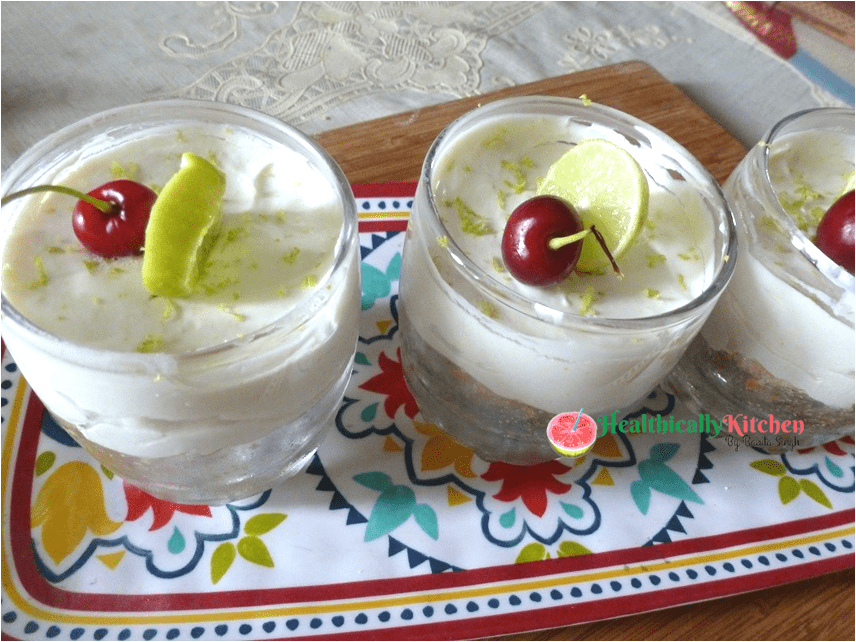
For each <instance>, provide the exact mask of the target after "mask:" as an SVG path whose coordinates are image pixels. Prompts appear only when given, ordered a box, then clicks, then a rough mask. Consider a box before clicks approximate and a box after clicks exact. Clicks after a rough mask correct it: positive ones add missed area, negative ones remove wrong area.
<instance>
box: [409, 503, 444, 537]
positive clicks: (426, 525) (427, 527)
mask: <svg viewBox="0 0 856 642" xmlns="http://www.w3.org/2000/svg"><path fill="white" fill-rule="evenodd" d="M413 517H414V519H415V520H416V523H417V524H419V527H420V528H421V529H422V530H423V531H425V532H426V533H427V534H428V536H429V537H430V538H431V539H437V538H438V537H439V536H440V529H439V526H438V525H437V513H435V512H434V509H433V508H431V507H430V506H429V505H428V504H416V506H414V507H413Z"/></svg>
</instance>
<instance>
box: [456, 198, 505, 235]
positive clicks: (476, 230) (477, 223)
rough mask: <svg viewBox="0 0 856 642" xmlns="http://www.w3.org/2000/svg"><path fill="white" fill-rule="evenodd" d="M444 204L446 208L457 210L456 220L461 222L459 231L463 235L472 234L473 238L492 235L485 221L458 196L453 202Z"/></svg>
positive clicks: (489, 226)
mask: <svg viewBox="0 0 856 642" xmlns="http://www.w3.org/2000/svg"><path fill="white" fill-rule="evenodd" d="M445 204H446V206H447V207H454V208H455V209H456V210H457V212H458V218H459V219H460V221H461V231H462V232H464V233H465V234H474V235H475V236H484V235H485V234H493V232H494V230H493V228H492V227H491V225H490V223H488V222H487V219H485V218H484V217H483V216H482V215H480V214H478V213H476V212H475V211H474V210H473V209H472V208H471V207H470V206H469V205H467V204H466V203H464V201H463V200H462V199H461V197H460V196H458V197H456V198H455V200H454V201H446V203H445Z"/></svg>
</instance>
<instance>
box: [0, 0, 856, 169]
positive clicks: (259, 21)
mask: <svg viewBox="0 0 856 642" xmlns="http://www.w3.org/2000/svg"><path fill="white" fill-rule="evenodd" d="M0 24H2V166H3V169H5V168H7V167H8V166H9V164H10V163H11V162H12V161H13V160H14V159H15V158H17V157H18V156H19V155H20V154H21V153H22V152H23V151H24V150H25V149H26V148H28V147H29V146H31V145H32V144H34V143H35V142H36V141H38V140H39V139H41V138H43V137H44V136H46V135H48V134H50V133H52V132H53V131H55V130H57V129H59V128H60V127H63V126H65V125H68V124H70V123H72V122H74V121H76V120H79V119H80V118H83V117H85V116H88V115H91V114H93V113H96V112H98V111H101V110H104V109H107V108H111V107H116V106H120V105H123V104H128V103H135V102H142V101H149V100H156V99H161V98H168V97H189V98H201V99H209V100H217V101H225V102H230V103H236V104H241V105H244V106H248V107H252V108H255V109H259V110H261V111H264V112H266V113H268V114H271V115H274V116H277V117H278V118H281V119H282V120H284V121H286V122H288V123H290V124H292V125H295V126H297V127H299V128H300V129H302V130H303V131H305V132H306V133H308V134H312V135H314V134H317V133H320V132H322V131H326V130H329V129H333V128H337V127H341V126H344V125H350V124H353V123H356V122H360V121H364V120H369V119H372V118H376V117H380V116H386V115H390V114H394V113H397V112H401V111H407V110H411V109H415V108H418V107H424V106H428V105H433V104H437V103H441V102H446V101H451V100H455V99H458V98H462V97H465V96H472V95H476V94H481V93H488V92H491V91H494V90H497V89H500V88H503V87H506V86H509V85H516V84H522V83H527V82H531V81H535V80H539V79H543V78H548V77H552V76H559V75H563V74H567V73H571V72H574V71H578V70H581V69H589V68H593V67H599V66H604V65H608V64H613V63H617V62H622V61H627V60H634V59H638V60H644V61H645V62H647V63H649V64H650V65H652V66H653V67H654V68H656V69H657V70H658V71H659V72H660V73H661V74H663V75H664V76H665V77H666V78H667V79H668V80H669V81H671V82H672V83H674V84H676V85H678V86H679V87H681V88H682V89H683V90H684V91H685V92H686V93H687V94H688V95H689V96H690V97H691V98H692V99H693V100H694V101H695V102H697V103H698V104H699V105H700V106H701V107H702V108H703V109H705V110H706V111H707V112H708V113H709V114H711V115H712V116H713V117H714V118H715V119H716V120H717V121H719V122H720V123H721V124H722V125H723V126H724V127H725V128H726V129H728V130H729V131H730V132H731V133H732V134H733V135H734V136H735V137H736V138H737V139H738V140H740V141H741V142H743V143H744V144H745V145H747V146H749V145H752V144H754V143H755V142H756V141H757V140H758V139H759V137H760V136H761V135H762V134H763V133H764V131H765V130H766V129H767V128H768V127H769V126H770V125H772V124H773V123H774V122H776V121H777V120H779V119H780V118H781V117H782V116H785V115H787V114H789V113H791V112H794V111H797V110H799V109H804V108H809V107H815V106H819V105H835V104H840V103H841V98H840V95H839V96H836V95H835V94H834V93H832V92H830V91H828V90H827V89H825V88H824V87H822V86H820V85H818V84H815V83H814V82H812V81H811V80H810V79H809V78H807V77H806V76H805V75H803V73H801V72H800V71H798V70H797V68H796V67H795V66H794V65H792V64H790V63H789V62H788V61H786V60H784V59H782V58H779V57H777V56H776V55H775V54H774V53H773V52H772V51H771V50H770V49H768V48H767V47H766V46H765V45H763V44H761V43H760V42H759V41H758V40H757V39H756V38H755V36H753V35H752V34H751V33H749V32H748V31H746V29H745V28H743V27H742V26H741V25H740V24H739V23H738V22H737V20H736V19H735V18H734V17H733V15H732V14H731V12H730V11H729V10H728V8H727V7H726V6H725V4H724V3H718V2H699V3H696V2H641V3H634V2H615V3H613V2H557V3H549V2H452V3H417V2H296V3H287V2H3V3H2V22H0ZM821 47H822V51H823V53H824V55H826V59H827V63H826V64H827V65H829V67H830V68H831V70H832V71H833V72H835V73H836V74H838V75H840V76H844V81H845V83H844V86H845V93H846V92H847V87H848V86H849V91H850V97H849V98H850V100H849V102H851V104H852V83H853V80H852V73H853V71H852V70H853V51H852V49H848V48H847V47H846V46H844V45H842V44H840V43H836V42H835V41H832V40H831V39H830V42H821ZM848 83H849V85H848ZM839 94H840V92H839ZM846 98H847V96H845V100H846Z"/></svg>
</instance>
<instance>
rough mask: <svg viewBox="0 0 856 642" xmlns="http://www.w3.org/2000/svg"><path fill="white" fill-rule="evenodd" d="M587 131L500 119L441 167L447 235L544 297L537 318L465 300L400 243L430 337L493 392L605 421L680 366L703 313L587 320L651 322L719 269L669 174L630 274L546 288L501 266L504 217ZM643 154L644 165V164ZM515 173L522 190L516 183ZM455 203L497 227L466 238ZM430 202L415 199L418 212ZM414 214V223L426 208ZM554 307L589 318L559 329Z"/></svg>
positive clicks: (417, 252) (449, 278) (422, 256)
mask: <svg viewBox="0 0 856 642" xmlns="http://www.w3.org/2000/svg"><path fill="white" fill-rule="evenodd" d="M584 135H585V137H590V138H594V137H602V138H610V139H612V140H613V141H614V142H616V143H618V144H622V142H623V143H624V146H625V147H627V145H626V141H623V140H622V139H621V137H620V136H616V135H614V134H613V133H611V132H609V131H598V129H597V128H589V129H587V130H586V132H585V134H584ZM580 138H581V133H580V132H579V131H577V130H576V129H575V128H574V126H569V124H568V122H567V121H566V119H564V118H560V117H539V118H537V119H536V118H532V117H529V118H526V117H514V118H509V119H506V120H504V121H503V122H498V121H497V120H492V121H489V122H487V123H484V124H482V125H479V126H474V127H473V128H472V129H471V130H469V131H467V132H466V133H465V134H463V135H462V136H461V138H460V139H459V140H457V141H456V142H455V144H454V146H452V147H450V148H449V149H448V150H447V151H446V152H444V153H443V155H442V156H441V157H439V158H438V159H437V160H436V162H435V168H436V170H435V171H436V179H435V184H434V189H435V195H436V200H437V203H438V207H439V208H440V214H441V217H442V219H443V221H444V223H445V225H446V227H447V229H448V231H449V233H450V236H451V237H452V238H453V239H454V240H455V242H456V243H457V244H458V245H459V246H460V247H461V248H463V250H464V252H465V253H466V254H467V256H468V257H469V258H470V259H472V260H473V261H475V262H476V263H477V264H478V265H479V266H480V267H481V268H482V269H483V270H484V271H485V273H486V274H488V275H490V277H491V278H494V279H496V280H498V281H500V282H501V283H503V284H505V285H507V286H508V287H510V288H512V289H514V290H516V291H518V292H520V293H523V294H524V295H525V296H527V297H529V298H531V299H532V300H534V301H535V302H537V303H538V304H541V305H537V306H536V308H537V309H538V312H537V313H538V314H539V315H540V316H541V319H535V318H532V317H527V316H524V315H522V314H517V313H514V312H512V311H510V310H509V309H508V308H506V307H504V306H502V305H501V304H497V303H496V302H487V301H485V302H480V301H475V302H472V301H466V300H464V299H463V298H462V297H461V296H460V295H459V294H458V292H456V291H455V290H456V289H457V288H458V285H456V283H455V282H456V279H457V278H458V277H457V276H455V275H453V274H450V273H447V272H446V271H445V270H443V271H444V273H443V274H441V273H440V272H438V270H437V262H436V261H435V260H434V259H432V258H431V257H429V256H428V254H427V253H426V251H424V250H423V249H422V248H419V245H418V244H416V243H412V244H411V248H407V247H405V260H404V267H403V270H404V271H403V277H402V278H403V279H408V280H409V282H408V284H407V291H409V292H411V293H412V295H411V296H410V297H408V298H407V299H406V300H405V301H404V302H403V305H405V306H406V309H407V314H408V318H409V319H410V320H411V321H412V323H413V324H414V326H415V328H416V330H417V331H418V332H419V334H420V335H421V336H422V338H423V339H424V340H425V341H427V342H428V343H429V344H430V345H432V346H433V347H434V348H435V349H436V350H438V351H439V352H440V353H442V354H443V355H444V356H446V357H447V358H448V359H450V360H451V361H453V362H454V363H456V364H458V366H459V367H461V368H462V369H463V370H465V371H466V372H467V373H468V374H469V375H471V376H472V377H474V378H475V379H477V380H478V381H480V382H481V383H482V384H483V385H485V386H486V387H487V388H489V389H490V390H492V391H493V392H494V393H496V394H498V395H500V396H503V397H505V398H508V399H513V400H518V401H521V402H523V403H525V404H528V405H531V406H534V407H536V408H540V409H543V410H546V411H549V412H555V413H559V412H563V411H569V410H579V408H580V407H581V406H583V407H584V408H585V411H586V412H587V413H589V414H592V415H593V416H599V414H600V413H611V412H613V411H616V410H621V409H623V408H625V407H627V406H629V405H631V404H633V403H635V402H637V401H638V400H639V399H640V398H643V397H644V396H645V395H647V394H648V393H649V392H650V391H651V390H652V389H653V388H654V387H655V386H656V385H657V383H659V381H660V380H661V379H662V377H663V376H665V374H666V373H667V372H668V371H669V370H670V369H671V368H672V367H673V365H674V363H675V362H676V360H677V359H678V357H679V356H680V354H681V353H682V351H683V349H684V348H685V346H686V342H687V341H688V340H689V338H690V337H691V336H692V334H693V333H694V332H695V331H696V330H697V329H698V327H699V325H700V323H701V322H702V321H703V318H704V317H702V318H700V319H697V320H696V321H695V322H693V323H691V324H689V325H688V324H686V323H678V324H675V325H671V324H669V323H667V322H664V323H663V324H662V325H661V326H659V327H656V328H654V329H653V330H648V331H642V330H638V331H631V330H620V329H619V330H610V329H602V328H595V327H591V326H589V327H586V326H585V325H584V324H585V322H586V320H587V319H591V318H593V317H600V318H604V317H614V318H640V317H648V316H652V315H657V314H660V313H667V312H669V311H670V310H673V309H675V308H677V307H680V306H682V305H684V304H686V303H688V302H690V301H691V300H693V299H694V298H695V297H697V296H698V295H699V294H700V293H701V292H702V291H703V290H704V289H705V288H707V287H708V286H709V285H710V283H711V280H712V278H713V274H714V272H715V257H714V256H713V255H714V248H713V242H712V227H713V222H712V221H711V220H710V217H709V215H706V214H703V207H702V203H701V201H700V198H699V197H698V195H697V193H696V192H695V191H694V190H693V189H692V188H691V187H690V186H689V185H688V183H687V182H685V181H678V180H669V178H668V176H663V174H664V172H660V175H658V177H657V179H656V180H654V179H651V178H650V177H649V188H650V213H649V217H648V221H649V222H648V224H647V225H646V226H645V228H644V230H643V232H642V233H641V234H640V237H639V239H638V241H637V242H636V244H635V245H634V246H633V247H632V248H631V249H630V250H629V251H628V252H627V253H626V254H625V255H624V256H623V257H621V259H620V260H619V263H620V265H621V268H622V270H623V272H624V274H625V277H624V278H623V279H619V278H617V277H616V275H615V274H613V273H612V272H606V273H604V274H602V275H600V276H576V275H574V276H572V277H571V278H569V279H568V280H567V281H566V282H564V283H562V284H560V285H559V286H555V287H551V288H533V287H529V286H525V285H522V284H520V283H519V282H517V281H516V280H514V279H513V278H512V277H510V275H509V274H508V273H507V272H505V271H504V270H502V269H501V258H500V257H501V252H500V239H501V234H502V230H503V228H504V225H505V221H506V220H507V218H508V217H509V216H510V214H511V212H512V211H513V209H514V208H515V207H516V205H517V204H519V203H521V202H522V201H524V200H526V199H528V198H531V197H532V196H534V194H535V190H536V185H537V180H538V179H539V178H542V177H543V176H544V175H545V174H546V172H547V169H548V168H549V166H550V165H551V164H552V163H553V161H555V160H556V159H557V158H559V157H560V156H561V155H562V154H563V153H564V152H565V151H566V150H567V149H568V148H569V146H570V145H571V143H570V142H567V141H575V142H578V141H579V140H580ZM628 151H630V152H631V153H633V151H634V150H633V148H630V149H629V150H628ZM638 160H639V162H640V164H641V165H642V166H643V168H644V167H645V165H646V159H644V158H639V159H638ZM506 181H508V182H509V183H511V184H513V185H517V184H522V185H523V188H522V190H520V191H519V192H518V191H516V190H513V189H511V188H510V186H509V184H508V183H507V182H506ZM500 193H501V196H500ZM457 198H460V199H461V200H462V201H464V202H465V203H466V204H467V206H468V207H469V208H471V209H472V210H474V211H475V212H477V213H478V215H479V216H481V217H482V218H483V219H484V220H486V221H488V222H489V223H490V225H491V227H492V228H493V229H494V232H493V233H492V234H489V235H485V236H474V235H472V234H469V233H467V232H464V231H463V230H462V227H461V223H460V220H459V218H458V213H457V208H456V207H455V205H454V204H452V205H446V203H447V202H454V201H455V199H457ZM421 203H422V200H421V199H420V198H419V197H418V196H417V199H416V204H417V206H419V205H420V204H421ZM414 218H415V219H417V221H418V219H419V216H418V214H417V215H415V216H414ZM411 225H412V226H413V230H412V231H411V234H413V235H417V234H418V235H428V234H430V231H428V228H427V227H426V226H425V225H420V224H418V223H417V224H415V225H414V221H413V220H412V221H411ZM437 242H438V240H437V239H434V238H428V240H427V252H430V253H431V254H436V253H441V254H442V253H443V250H442V249H436V247H432V246H436V245H437ZM408 252H409V253H410V256H408ZM498 267H499V268H500V269H497V268H498ZM450 283H451V284H452V287H450ZM554 311H558V312H559V314H566V315H569V316H570V317H574V318H576V319H577V320H578V321H580V323H581V324H583V325H580V326H579V327H578V328H576V329H568V328H562V327H558V326H556V325H554V324H551V323H550V322H549V321H547V320H548V319H550V318H551V316H554V315H555V314H556V313H555V312H554Z"/></svg>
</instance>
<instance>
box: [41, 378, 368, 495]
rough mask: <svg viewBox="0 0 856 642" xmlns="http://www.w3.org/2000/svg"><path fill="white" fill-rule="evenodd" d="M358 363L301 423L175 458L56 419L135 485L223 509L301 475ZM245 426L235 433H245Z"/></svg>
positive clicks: (115, 471)
mask: <svg viewBox="0 0 856 642" xmlns="http://www.w3.org/2000/svg"><path fill="white" fill-rule="evenodd" d="M352 365H353V364H352V362H349V363H348V367H347V368H346V369H345V370H344V372H343V373H342V376H341V377H340V378H339V380H338V381H337V382H336V383H335V385H334V386H332V387H331V388H330V390H329V391H328V392H327V393H326V394H325V395H324V396H323V397H322V398H321V399H320V400H319V401H318V402H317V403H316V404H315V405H314V406H312V408H310V409H309V410H308V411H307V412H305V413H304V414H303V415H301V416H300V417H299V418H298V419H296V420H295V421H292V422H290V423H288V424H285V425H283V426H280V427H278V428H276V429H274V430H272V431H271V432H270V433H268V434H267V435H265V436H264V437H262V438H261V439H258V440H256V441H253V442H249V443H244V444H238V445H235V446H230V447H226V448H221V449H219V450H215V451H214V452H212V453H208V454H199V453H188V454H182V455H175V456H169V457H136V456H131V455H127V454H124V453H121V452H118V451H116V450H113V449H110V448H105V447H104V446H101V445H99V444H95V443H93V442H91V441H89V440H87V439H86V437H85V436H84V434H83V433H82V432H81V431H80V430H79V429H78V427H76V426H75V425H74V424H71V423H69V422H67V421H64V420H63V419H61V418H60V417H56V416H54V419H55V420H56V421H57V423H58V424H59V425H61V426H62V427H63V428H64V429H65V430H66V431H67V432H68V433H69V435H71V437H72V438H73V439H74V440H75V441H77V443H78V444H80V445H81V446H82V447H83V448H84V449H85V450H86V451H87V452H88V453H89V454H91V455H92V456H93V457H94V458H95V459H97V460H98V461H99V462H100V463H101V464H103V465H104V466H105V467H107V468H108V469H110V470H111V471H112V472H113V473H115V474H116V475H118V476H119V477H121V478H122V479H124V480H125V481H127V482H128V483H129V484H133V485H134V486H136V487H138V488H140V489H141V490H144V491H145V492H147V493H149V494H151V495H153V496H155V497H157V498H159V499H163V500H166V501H170V502H175V503H179V504H207V505H211V506H219V505H223V504H227V503H229V502H234V501H237V500H240V499H245V498H247V497H252V496H253V495H257V494H258V493H261V492H264V491H266V490H268V489H271V488H275V487H276V486H277V485H279V484H280V483H282V482H283V481H285V480H286V479H288V478H289V477H292V476H294V475H296V474H297V473H299V472H300V471H301V470H302V469H303V468H304V467H305V466H306V465H307V464H308V462H309V460H310V459H311V458H312V456H313V455H314V454H315V452H316V451H317V450H318V447H319V446H320V445H321V443H322V442H323V441H324V439H325V438H326V436H327V434H328V433H329V431H330V429H331V428H332V426H333V417H334V415H335V413H336V411H337V410H338V408H339V404H340V403H341V400H342V397H343V395H344V392H345V388H346V387H347V384H348V381H349V380H350V376H351V371H352ZM241 426H242V424H239V425H236V426H235V430H241V429H242V427H241Z"/></svg>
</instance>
